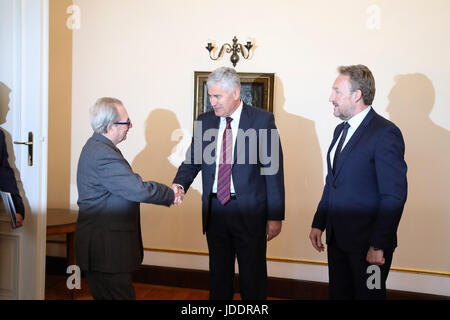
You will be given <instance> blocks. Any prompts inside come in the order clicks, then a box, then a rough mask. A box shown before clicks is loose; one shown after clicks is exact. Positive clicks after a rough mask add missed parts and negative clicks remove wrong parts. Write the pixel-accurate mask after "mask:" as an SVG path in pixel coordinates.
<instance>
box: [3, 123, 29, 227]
mask: <svg viewBox="0 0 450 320" xmlns="http://www.w3.org/2000/svg"><path fill="white" fill-rule="evenodd" d="M0 190H1V191H4V192H9V193H10V194H11V198H12V200H13V202H14V206H15V208H16V214H17V215H16V219H17V228H20V227H21V226H22V225H23V218H24V217H25V206H24V205H23V201H22V197H21V196H20V193H19V189H18V188H17V182H16V178H15V176H14V171H13V170H12V168H11V166H10V165H9V162H8V151H7V150H6V142H5V134H4V133H3V131H2V130H0ZM0 201H1V200H0Z"/></svg>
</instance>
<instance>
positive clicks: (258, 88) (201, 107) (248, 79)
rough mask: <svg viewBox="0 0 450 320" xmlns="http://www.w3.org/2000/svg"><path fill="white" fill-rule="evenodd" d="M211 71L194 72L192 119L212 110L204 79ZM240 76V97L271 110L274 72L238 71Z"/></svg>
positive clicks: (255, 105) (252, 104)
mask: <svg viewBox="0 0 450 320" xmlns="http://www.w3.org/2000/svg"><path fill="white" fill-rule="evenodd" d="M210 73H211V72H209V71H195V72H194V121H195V120H196V119H197V117H198V116H199V115H201V114H202V113H204V112H208V111H211V110H213V108H212V106H211V104H210V103H209V99H208V88H207V86H206V81H207V80H208V76H209V74H210ZM238 75H239V77H240V78H241V99H242V100H243V101H244V102H245V103H246V104H248V105H251V106H254V107H256V108H261V109H264V110H266V111H269V112H273V90H274V77H275V75H274V73H248V72H246V73H244V72H242V73H241V72H238Z"/></svg>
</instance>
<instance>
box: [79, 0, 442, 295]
mask: <svg viewBox="0 0 450 320" xmlns="http://www.w3.org/2000/svg"><path fill="white" fill-rule="evenodd" d="M74 4H75V5H77V6H79V7H80V10H81V11H80V12H81V24H80V29H79V30H74V32H73V77H72V83H73V87H72V141H71V143H72V145H71V204H72V206H75V205H76V199H77V194H76V167H77V162H78V157H79V154H80V151H81V148H82V146H83V145H84V143H85V142H86V140H87V139H88V137H89V136H90V135H91V134H92V130H91V129H90V126H89V120H88V108H89V107H90V106H91V105H92V104H93V103H94V102H95V100H96V99H97V98H98V97H101V96H114V97H117V98H119V99H121V100H122V101H123V102H124V103H125V105H126V107H127V109H128V112H129V115H130V118H131V119H132V121H133V128H132V130H131V131H130V132H129V133H128V139H127V141H125V142H123V143H122V144H120V145H119V147H120V148H121V150H122V152H123V154H124V156H125V157H126V158H127V159H128V160H129V162H130V163H131V164H132V166H133V168H134V170H135V171H136V172H138V173H140V174H141V175H142V176H143V178H144V179H149V180H156V181H159V182H164V183H166V184H170V183H171V181H172V179H173V177H174V175H175V173H176V170H177V166H178V164H179V162H180V161H181V157H180V155H179V153H177V152H175V151H176V150H175V149H174V148H175V147H176V146H177V142H176V141H175V142H174V141H171V134H172V132H173V131H174V130H175V129H179V128H181V129H182V130H184V131H185V132H186V137H185V138H188V135H189V133H190V132H191V131H192V121H193V119H192V117H193V99H194V95H193V89H194V83H193V72H194V71H201V70H205V71H208V70H213V69H215V68H217V67H219V66H222V65H226V66H230V62H229V55H225V56H224V57H223V58H222V59H221V60H220V61H212V60H210V59H209V57H208V52H207V51H206V49H205V48H204V47H205V46H206V43H207V42H209V41H211V40H212V41H213V42H215V43H216V44H217V45H221V44H223V43H225V42H231V40H232V38H233V36H237V38H238V39H239V40H240V41H241V42H246V41H247V40H249V39H250V40H252V41H254V43H255V44H256V48H255V50H254V52H253V57H252V59H250V60H248V61H245V60H243V59H241V61H240V62H239V63H238V65H237V67H236V69H237V71H238V72H274V73H275V74H276V81H275V105H274V114H275V116H276V121H277V125H278V127H279V129H280V134H281V138H282V144H283V148H284V153H285V171H286V210H287V211H286V221H285V222H284V224H283V231H282V233H281V235H280V236H279V237H278V238H276V239H275V240H273V241H271V242H270V243H269V248H268V256H270V257H278V258H288V259H295V260H296V261H298V263H290V264H289V266H288V267H283V266H282V265H281V264H280V263H278V262H277V263H275V262H270V266H269V273H270V274H271V275H276V276H282V277H286V278H299V279H307V280H316V279H321V281H327V273H326V268H324V267H323V266H321V265H316V266H315V265H309V264H308V265H305V264H302V263H300V262H301V261H303V260H316V261H326V256H325V254H319V253H317V252H315V251H314V250H313V248H312V247H311V245H310V242H309V240H308V233H309V230H310V225H311V221H312V217H313V214H314V211H315V209H316V206H317V203H318V200H319V199H320V196H321V192H322V188H323V182H324V178H325V175H326V159H325V154H326V151H327V149H328V146H329V143H330V141H331V135H332V132H333V130H334V128H335V126H336V125H337V124H338V123H339V120H338V119H336V118H334V117H333V115H332V108H331V105H330V103H329V102H328V97H329V94H330V88H331V85H332V82H333V81H334V79H335V77H336V75H337V73H336V68H337V66H339V65H347V64H357V63H362V64H365V65H367V66H368V67H369V68H370V69H371V70H372V71H373V73H374V76H375V79H376V86H377V93H376V97H375V101H374V104H373V106H374V108H375V110H376V111H377V112H378V113H380V114H381V115H383V116H385V117H387V118H390V119H391V120H393V121H394V122H395V123H396V124H397V125H399V126H400V128H401V129H402V131H403V134H404V136H405V141H406V148H407V151H406V161H407V163H408V165H409V172H408V179H409V198H408V202H407V205H406V208H405V211H404V216H403V218H402V221H401V223H400V228H399V233H398V235H399V247H398V249H397V250H396V253H395V256H394V261H393V266H394V267H398V268H413V269H420V270H432V275H431V277H434V278H436V279H438V280H437V281H436V282H437V286H436V287H435V289H430V288H429V286H428V285H426V283H429V282H427V281H425V282H423V281H422V280H423V279H428V278H429V276H428V275H425V274H410V273H407V275H408V276H413V278H408V279H410V280H408V281H407V283H409V284H411V283H417V286H414V285H413V286H411V285H409V286H405V285H404V283H405V282H404V281H402V280H398V281H397V280H395V279H396V278H395V277H396V276H395V274H400V273H399V272H393V273H392V277H391V278H393V280H395V281H394V282H391V283H390V285H391V288H394V289H408V290H412V291H422V292H435V293H439V294H447V295H450V285H449V277H448V272H449V271H450V256H449V254H448V253H449V251H450V250H449V244H450V232H449V231H450V230H449V225H450V218H449V215H448V213H449V212H450V197H448V191H447V190H448V181H449V178H450V166H449V163H450V162H449V161H448V158H449V157H450V150H449V148H448V146H449V145H450V144H449V142H450V138H449V137H450V133H449V130H450V111H449V109H448V108H447V105H446V102H447V101H449V99H450V92H449V90H448V86H449V79H450V77H449V76H450V61H449V59H448V57H449V56H450V52H449V51H450V44H449V42H448V41H447V40H448V39H449V38H450V28H449V27H448V12H449V10H450V2H449V1H447V0H441V1H438V0H435V1H432V2H425V1H419V0H415V1H413V0H408V1H406V0H397V1H387V0H386V1H373V0H372V1H365V0H364V1H350V0H346V1H339V2H338V1H331V0H330V1H316V2H311V1H301V0H298V1H288V0H280V1H277V2H273V1H261V0H247V1H245V2H242V1H236V0H230V1H227V2H222V1H206V0H194V1H183V0H165V1H162V0H161V1H156V0H155V1H149V0H127V1H124V0H89V1H88V0H75V1H74ZM372 5H375V7H373V6H372ZM371 6H372V7H371ZM372 27H375V29H373V28H372ZM378 27H379V28H378ZM185 141H186V139H185V140H183V141H182V142H181V144H183V142H185ZM179 147H180V145H179ZM183 148H185V145H182V146H181V147H180V149H183ZM178 151H180V150H178ZM181 151H182V150H181ZM169 159H170V160H169ZM200 210H201V209H200V193H199V192H197V191H195V190H190V192H189V194H188V195H187V197H186V201H185V203H184V204H183V205H182V206H181V207H177V208H171V209H166V208H160V207H156V206H152V205H142V219H141V220H142V229H143V239H144V246H145V247H146V248H149V249H151V248H163V249H164V248H166V249H177V250H185V251H200V252H206V251H207V247H206V240H205V238H204V236H203V235H202V233H201V218H200V217H201V212H200ZM161 255H162V256H164V257H163V258H161ZM198 259H204V257H201V256H200V257H199V256H197V255H192V254H174V253H155V252H152V251H150V250H149V251H147V252H146V259H145V263H148V264H161V265H167V266H176V265H184V266H191V267H198V266H200V265H202V263H204V261H203V260H201V261H198ZM305 266H306V267H305ZM199 268H200V267H199ZM305 268H306V269H305ZM308 270H309V271H308ZM434 271H444V274H445V273H446V274H447V276H436V275H433V272H434ZM317 274H320V276H317ZM434 278H433V279H434ZM402 279H403V278H402ZM411 279H412V280H411ZM390 281H391V280H390ZM411 281H412V282H411ZM423 283H425V284H423ZM411 287H413V288H411ZM433 290H434V291H433Z"/></svg>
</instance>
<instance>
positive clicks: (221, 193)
mask: <svg viewBox="0 0 450 320" xmlns="http://www.w3.org/2000/svg"><path fill="white" fill-rule="evenodd" d="M232 120H233V119H232V118H230V117H227V127H226V128H225V131H224V132H223V137H222V157H221V159H220V162H219V173H218V177H217V179H218V180H217V199H218V200H219V201H220V203H221V204H222V205H225V204H226V203H227V202H228V201H230V185H231V155H232V153H233V152H232V149H231V148H232V147H233V132H232V130H231V121H232Z"/></svg>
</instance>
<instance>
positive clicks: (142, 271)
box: [46, 257, 450, 300]
mask: <svg viewBox="0 0 450 320" xmlns="http://www.w3.org/2000/svg"><path fill="white" fill-rule="evenodd" d="M66 266H67V264H66V259H65V258H60V257H47V265H46V272H47V274H52V275H64V274H66V273H65V271H66ZM133 280H134V281H135V282H140V283H147V284H155V285H164V286H171V287H181V288H190V289H203V290H208V289H209V272H208V271H204V270H194V269H182V268H172V267H161V266H150V265H142V266H140V267H139V268H138V270H136V271H135V272H134V274H133ZM234 288H235V292H239V275H236V276H235V279H234ZM267 294H268V296H269V297H274V298H281V299H294V300H327V299H328V283H324V282H316V281H305V280H297V279H285V278H275V277H269V278H268V288H267ZM387 299H388V300H450V297H448V296H441V295H432V294H426V293H418V292H408V291H400V290H388V291H387Z"/></svg>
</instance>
